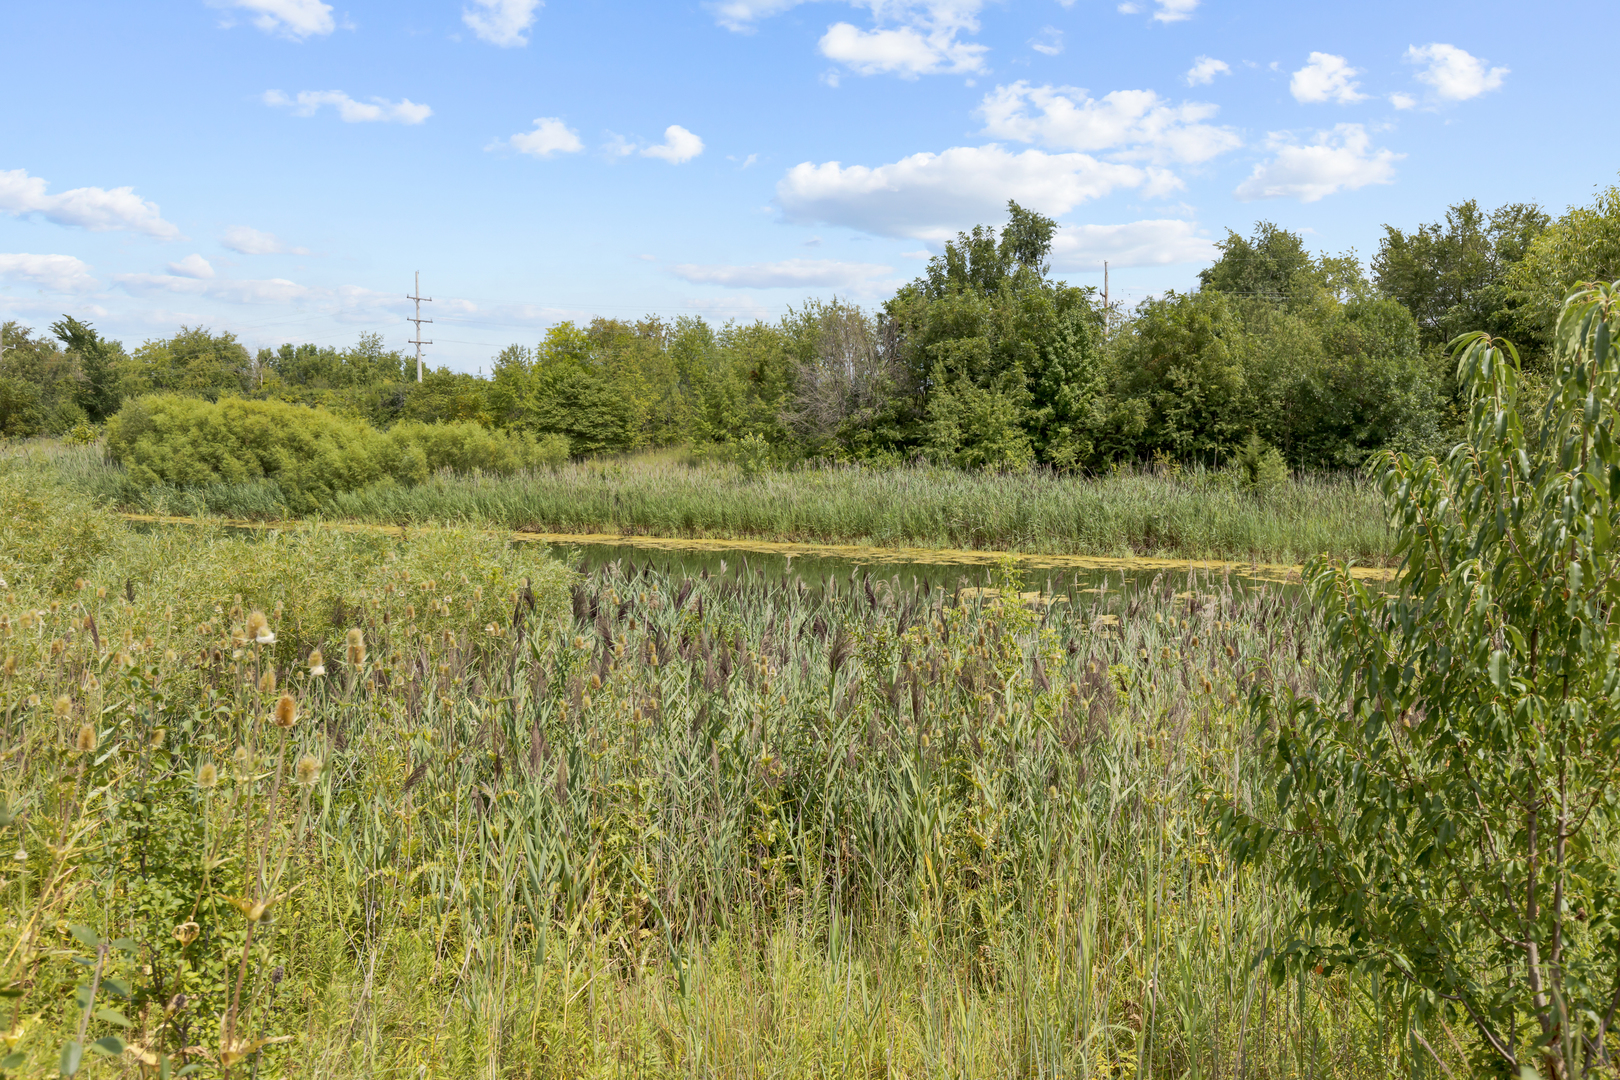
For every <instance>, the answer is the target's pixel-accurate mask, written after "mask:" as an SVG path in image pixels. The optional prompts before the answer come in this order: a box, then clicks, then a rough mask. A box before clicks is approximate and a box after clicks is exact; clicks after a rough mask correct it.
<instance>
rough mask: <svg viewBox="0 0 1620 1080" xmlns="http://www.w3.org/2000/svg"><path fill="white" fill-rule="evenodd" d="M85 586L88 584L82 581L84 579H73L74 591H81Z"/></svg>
mask: <svg viewBox="0 0 1620 1080" xmlns="http://www.w3.org/2000/svg"><path fill="white" fill-rule="evenodd" d="M87 584H89V583H88V582H87V581H85V580H84V578H74V579H73V587H74V588H75V589H82V588H84V587H85V586H86V585H87Z"/></svg>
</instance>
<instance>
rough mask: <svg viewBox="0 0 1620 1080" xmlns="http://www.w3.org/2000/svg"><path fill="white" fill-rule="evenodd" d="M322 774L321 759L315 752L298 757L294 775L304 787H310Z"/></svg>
mask: <svg viewBox="0 0 1620 1080" xmlns="http://www.w3.org/2000/svg"><path fill="white" fill-rule="evenodd" d="M320 775H321V759H320V758H318V757H316V756H315V755H314V754H305V755H304V756H303V757H301V758H299V759H298V766H297V768H296V769H294V770H293V777H294V779H295V780H297V781H298V783H299V784H300V785H301V786H303V787H308V786H309V785H311V784H313V783H314V782H315V779H316V778H317V777H318V776H320Z"/></svg>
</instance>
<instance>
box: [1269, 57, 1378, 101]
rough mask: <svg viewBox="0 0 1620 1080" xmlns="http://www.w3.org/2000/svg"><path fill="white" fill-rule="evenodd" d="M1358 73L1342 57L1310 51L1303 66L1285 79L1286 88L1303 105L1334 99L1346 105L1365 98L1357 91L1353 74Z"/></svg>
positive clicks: (1364, 95)
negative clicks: (1288, 78)
mask: <svg viewBox="0 0 1620 1080" xmlns="http://www.w3.org/2000/svg"><path fill="white" fill-rule="evenodd" d="M1360 74H1361V72H1360V70H1359V69H1357V68H1353V67H1351V66H1350V65H1349V64H1348V63H1346V62H1345V59H1344V57H1342V56H1334V55H1333V54H1332V53H1324V52H1313V53H1311V55H1310V59H1309V60H1307V61H1306V63H1305V66H1304V67H1302V68H1300V69H1299V70H1298V71H1296V72H1294V77H1293V78H1292V79H1290V80H1288V89H1289V90H1290V91H1291V92H1292V93H1293V95H1294V100H1295V101H1300V102H1304V103H1305V104H1308V105H1312V104H1320V103H1321V102H1324V101H1335V102H1338V103H1339V104H1340V105H1350V104H1353V103H1355V102H1357V101H1361V100H1363V99H1364V98H1366V96H1367V95H1366V94H1363V93H1361V92H1360V91H1359V89H1358V87H1359V86H1360V84H1359V83H1357V82H1356V79H1355V77H1356V76H1357V75H1360Z"/></svg>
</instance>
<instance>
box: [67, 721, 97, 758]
mask: <svg viewBox="0 0 1620 1080" xmlns="http://www.w3.org/2000/svg"><path fill="white" fill-rule="evenodd" d="M98 741H99V740H97V738H96V729H95V728H93V727H91V726H90V725H89V724H80V725H79V734H78V735H77V736H76V737H75V738H74V740H73V748H74V749H75V750H77V751H78V752H79V753H81V754H88V753H90V751H92V750H94V749H95V748H96V743H97V742H98Z"/></svg>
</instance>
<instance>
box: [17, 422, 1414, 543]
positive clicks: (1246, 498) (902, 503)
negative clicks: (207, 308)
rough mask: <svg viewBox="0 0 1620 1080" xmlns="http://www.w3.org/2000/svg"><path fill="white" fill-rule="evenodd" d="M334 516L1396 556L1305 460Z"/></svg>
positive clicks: (461, 501) (451, 484)
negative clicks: (1258, 474)
mask: <svg viewBox="0 0 1620 1080" xmlns="http://www.w3.org/2000/svg"><path fill="white" fill-rule="evenodd" d="M0 460H3V461H4V466H3V467H4V468H6V469H8V470H11V471H17V472H21V473H26V474H28V475H30V476H32V477H35V478H36V482H39V483H46V482H54V483H59V484H62V485H65V486H67V487H69V488H71V489H73V490H76V491H81V492H85V493H87V494H91V495H93V496H94V497H96V498H97V499H99V500H102V501H103V502H105V503H107V504H108V505H116V506H118V507H120V508H123V509H128V510H136V511H142V512H149V513H160V514H177V515H185V516H222V517H232V518H244V519H253V520H277V519H281V518H284V517H287V516H288V513H287V509H286V507H287V501H286V500H285V499H284V498H283V497H282V494H281V492H280V489H279V488H277V487H276V485H275V484H274V483H272V482H258V483H245V484H214V485H207V486H202V487H195V488H172V487H167V486H164V485H155V486H152V487H137V486H136V485H134V484H132V483H131V482H130V481H129V479H128V477H127V475H126V474H125V473H124V472H123V471H122V470H121V469H119V468H118V467H117V466H115V465H111V464H108V463H106V462H105V461H104V460H102V458H101V457H100V455H99V451H98V450H97V449H96V448H95V447H69V446H65V445H61V444H51V443H35V444H31V445H24V446H21V447H17V448H13V449H12V450H10V451H9V452H8V453H7V455H6V456H5V457H4V458H3V459H0ZM321 513H322V514H323V515H324V516H326V517H327V518H332V519H348V520H355V521H367V522H379V523H386V524H410V523H454V524H466V525H472V526H475V527H481V528H499V529H509V530H525V531H533V532H554V533H590V532H595V533H609V534H629V535H648V536H665V537H684V538H692V539H765V540H783V541H792V542H805V543H837V544H871V545H878V546H884V547H897V546H906V547H934V548H959V549H977V550H1003V551H1021V552H1026V553H1031V554H1075V555H1105V556H1130V555H1139V556H1170V557H1180V558H1194V559H1207V558H1225V559H1235V560H1250V559H1253V560H1258V561H1260V562H1272V563H1297V562H1300V561H1302V560H1303V559H1305V558H1307V557H1309V556H1311V555H1314V554H1319V553H1323V552H1326V553H1329V554H1332V555H1334V556H1336V557H1341V558H1346V559H1352V560H1354V561H1357V562H1360V563H1383V562H1386V561H1387V556H1388V539H1389V534H1388V531H1387V529H1386V528H1385V526H1384V517H1383V512H1382V504H1381V502H1380V501H1379V496H1378V493H1377V491H1376V490H1375V488H1374V487H1373V485H1371V484H1370V483H1368V482H1366V481H1365V480H1364V479H1362V478H1360V477H1359V476H1356V475H1353V474H1346V475H1310V474H1305V475H1298V476H1294V477H1292V478H1290V479H1288V480H1286V481H1283V482H1280V483H1277V484H1274V485H1271V486H1270V487H1268V488H1266V489H1265V490H1260V491H1256V490H1250V489H1248V488H1246V487H1245V486H1244V485H1243V484H1242V483H1241V482H1240V481H1239V479H1238V477H1237V476H1236V475H1235V474H1233V473H1227V472H1207V471H1203V470H1199V469H1190V470H1185V471H1177V472H1171V471H1158V472H1152V471H1130V470H1126V471H1122V472H1119V473H1117V474H1110V475H1107V476H1101V477H1072V476H1058V475H1053V474H1046V473H1013V474H995V473H977V472H966V471H961V470H956V469H937V468H929V467H923V466H918V467H904V468H885V469H874V468H864V467H859V466H832V467H817V468H804V469H797V470H792V471H784V472H762V473H757V474H752V475H750V474H749V473H748V472H746V471H745V470H743V469H742V468H740V467H739V466H736V465H732V464H727V463H723V462H715V461H708V462H694V461H693V460H691V459H690V458H689V457H686V456H683V455H680V454H676V453H660V454H646V455H640V456H636V457H629V458H623V459H596V460H590V461H584V462H577V463H574V464H570V465H566V466H563V467H560V468H557V469H555V470H542V471H539V472H533V473H526V474H522V475H517V476H504V477H501V476H486V475H479V474H476V473H475V474H463V475H457V474H450V473H439V474H437V475H435V476H432V477H430V478H429V479H427V480H426V481H424V482H422V483H420V484H415V485H411V486H406V485H402V484H398V483H394V482H391V481H390V482H385V483H379V484H373V485H371V486H369V487H365V488H362V489H360V490H357V491H351V492H345V493H341V494H338V495H335V496H333V497H332V498H331V499H329V500H327V501H326V502H325V503H323V504H322V506H321Z"/></svg>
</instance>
